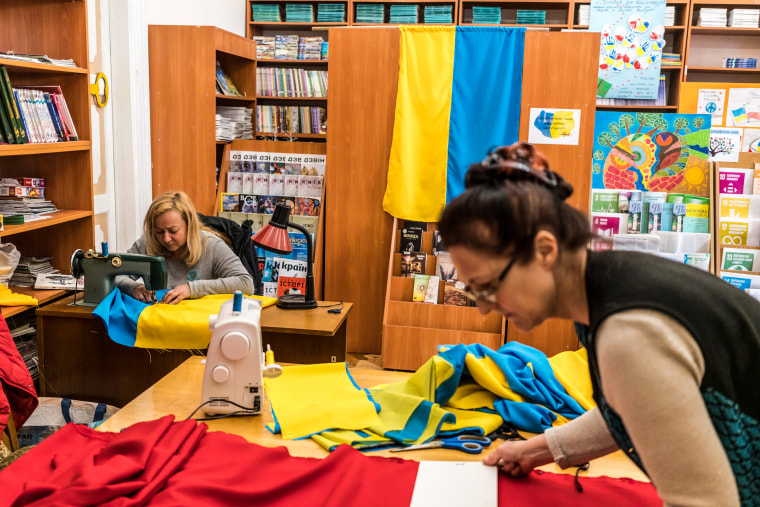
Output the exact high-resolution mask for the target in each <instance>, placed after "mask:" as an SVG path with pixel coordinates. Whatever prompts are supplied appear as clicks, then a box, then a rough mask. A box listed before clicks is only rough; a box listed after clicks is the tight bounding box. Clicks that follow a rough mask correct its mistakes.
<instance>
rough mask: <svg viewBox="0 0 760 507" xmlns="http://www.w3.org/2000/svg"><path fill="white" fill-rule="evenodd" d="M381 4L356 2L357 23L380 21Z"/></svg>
mask: <svg viewBox="0 0 760 507" xmlns="http://www.w3.org/2000/svg"><path fill="white" fill-rule="evenodd" d="M383 8H384V7H383V4H356V22H357V23H382V22H383V15H384V12H383Z"/></svg>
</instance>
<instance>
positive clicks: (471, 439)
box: [441, 435, 491, 454]
mask: <svg viewBox="0 0 760 507" xmlns="http://www.w3.org/2000/svg"><path fill="white" fill-rule="evenodd" d="M441 442H443V445H442V447H443V448H444V449H453V450H455V451H461V452H466V453H467V454H480V453H481V452H483V447H488V446H489V445H491V439H490V438H488V437H481V436H477V435H459V436H457V437H454V438H444V439H442V440H441Z"/></svg>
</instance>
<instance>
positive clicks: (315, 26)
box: [248, 21, 348, 30]
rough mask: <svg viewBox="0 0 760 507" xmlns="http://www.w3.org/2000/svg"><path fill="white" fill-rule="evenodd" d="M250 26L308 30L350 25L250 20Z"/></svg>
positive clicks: (344, 23)
mask: <svg viewBox="0 0 760 507" xmlns="http://www.w3.org/2000/svg"><path fill="white" fill-rule="evenodd" d="M248 25H249V26H252V27H261V28H280V27H282V28H306V29H308V30H316V29H319V28H320V27H323V26H324V27H334V26H348V23H347V22H345V21H344V22H342V23H338V22H336V23H324V22H321V23H316V22H315V23H307V22H304V23H288V22H287V21H249V22H248Z"/></svg>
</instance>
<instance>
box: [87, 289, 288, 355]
mask: <svg viewBox="0 0 760 507" xmlns="http://www.w3.org/2000/svg"><path fill="white" fill-rule="evenodd" d="M165 293H166V291H165V290H162V291H156V298H157V299H158V300H159V301H161V298H162V297H163V295H164V294H165ZM232 297H233V296H232V294H214V295H211V296H203V297H202V298H198V299H185V300H182V301H180V302H179V303H177V304H176V305H166V304H160V303H156V304H152V303H143V302H142V301H138V300H136V299H134V298H132V297H130V296H127V295H126V294H122V292H121V291H120V290H119V289H114V290H112V291H111V292H110V294H108V295H107V296H106V297H105V299H103V301H101V302H100V304H98V306H97V307H96V308H95V310H94V311H93V312H92V313H93V314H94V315H97V316H98V317H100V319H101V320H102V321H103V325H105V327H106V331H108V336H109V337H110V338H111V340H113V341H115V342H116V343H119V344H121V345H124V346H127V347H141V348H146V349H190V350H192V349H205V348H206V347H208V344H209V341H211V330H210V329H209V325H208V322H209V321H208V318H209V316H210V315H217V314H218V313H219V310H220V309H221V307H222V303H224V302H225V301H229V300H230V299H232ZM246 297H250V298H256V299H259V300H261V306H262V308H266V307H267V306H270V305H273V304H274V303H275V302H276V301H277V299H275V298H270V297H266V296H246Z"/></svg>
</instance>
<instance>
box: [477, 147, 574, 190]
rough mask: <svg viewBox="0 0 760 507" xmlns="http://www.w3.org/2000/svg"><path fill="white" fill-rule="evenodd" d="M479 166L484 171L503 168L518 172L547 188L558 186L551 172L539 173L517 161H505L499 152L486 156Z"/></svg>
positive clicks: (555, 177) (507, 174)
mask: <svg viewBox="0 0 760 507" xmlns="http://www.w3.org/2000/svg"><path fill="white" fill-rule="evenodd" d="M480 165H481V166H483V167H484V168H486V169H491V170H497V169H498V170H503V169H504V168H508V169H510V170H514V171H520V172H523V173H525V174H526V175H530V176H532V177H533V178H535V179H537V180H538V181H539V182H541V183H543V184H545V185H546V186H547V187H549V188H556V187H557V185H559V182H558V181H557V175H556V174H554V173H553V172H552V171H549V170H548V169H547V170H544V171H540V170H537V169H535V168H533V167H531V166H529V165H528V164H526V163H525V162H521V161H519V160H512V159H505V158H504V157H503V156H502V155H501V154H500V153H499V152H497V151H493V152H491V153H489V154H488V156H486V158H484V159H483V161H482V162H481V163H480ZM505 177H506V178H509V173H506V172H505Z"/></svg>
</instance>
